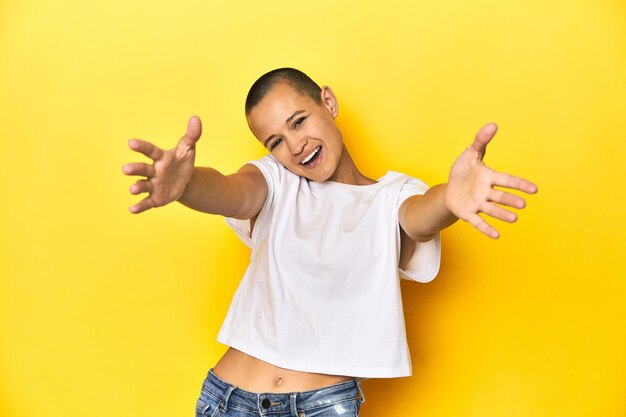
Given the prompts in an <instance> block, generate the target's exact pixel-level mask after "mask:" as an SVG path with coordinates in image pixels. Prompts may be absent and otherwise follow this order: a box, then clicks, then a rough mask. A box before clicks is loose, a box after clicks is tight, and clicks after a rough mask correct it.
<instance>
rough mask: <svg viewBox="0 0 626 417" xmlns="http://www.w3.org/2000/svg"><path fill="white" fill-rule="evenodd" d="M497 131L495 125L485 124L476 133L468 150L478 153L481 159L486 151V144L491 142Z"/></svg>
mask: <svg viewBox="0 0 626 417" xmlns="http://www.w3.org/2000/svg"><path fill="white" fill-rule="evenodd" d="M497 131H498V125H497V124H495V123H488V124H486V125H485V126H483V127H482V128H481V129H480V130H479V131H478V133H476V137H475V138H474V142H473V143H472V145H471V146H470V148H471V149H472V150H474V151H476V152H478V153H479V154H480V155H481V157H483V156H485V152H486V151H487V144H488V143H489V142H490V141H491V139H492V138H493V137H494V135H495V134H496V132H497Z"/></svg>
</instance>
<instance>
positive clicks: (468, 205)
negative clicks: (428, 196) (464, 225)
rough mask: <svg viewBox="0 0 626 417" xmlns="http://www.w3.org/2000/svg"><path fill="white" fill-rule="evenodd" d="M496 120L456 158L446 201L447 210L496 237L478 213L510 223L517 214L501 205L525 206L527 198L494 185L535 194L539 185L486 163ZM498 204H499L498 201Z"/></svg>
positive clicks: (479, 132) (494, 232) (449, 179)
mask: <svg viewBox="0 0 626 417" xmlns="http://www.w3.org/2000/svg"><path fill="white" fill-rule="evenodd" d="M497 130H498V127H497V126H496V124H495V123H489V124H487V125H485V126H484V127H483V128H482V129H480V130H479V131H478V133H477V134H476V138H475V139H474V142H473V143H472V144H471V145H470V146H469V147H468V148H467V149H466V150H465V151H464V152H463V153H462V154H461V155H460V156H459V157H458V158H457V159H456V161H455V162H454V164H453V165H452V169H451V170H450V174H449V177H448V186H447V189H446V195H445V202H446V206H447V207H448V209H449V210H450V211H451V212H452V213H454V215H455V216H457V217H458V218H460V219H462V220H465V221H467V222H469V223H471V224H472V225H473V226H474V227H476V228H477V229H478V230H480V231H481V232H483V233H484V234H486V235H487V236H489V237H492V238H494V239H496V238H498V237H499V236H500V234H499V233H498V231H497V230H496V229H495V228H494V227H493V226H491V225H490V224H489V223H487V222H486V221H485V220H484V219H483V218H482V217H480V216H479V215H478V213H485V214H486V215H488V216H491V217H494V218H496V219H499V220H503V221H506V222H509V223H512V222H515V221H516V220H517V215H516V214H515V213H513V212H512V211H510V210H506V209H504V208H502V207H500V206H499V205H498V204H502V205H505V206H509V207H514V208H518V209H521V208H524V207H525V206H526V201H525V200H524V199H523V198H521V197H519V196H517V195H515V194H511V193H509V192H506V191H502V190H499V189H495V188H494V186H499V187H505V188H510V189H515V190H519V191H523V192H525V193H529V194H533V193H536V192H537V186H536V185H535V184H533V183H532V182H530V181H528V180H525V179H523V178H519V177H516V176H513V175H509V174H505V173H500V172H497V171H494V170H493V169H491V168H489V167H488V166H487V165H485V163H484V162H483V158H484V156H485V152H486V150H487V144H488V143H489V142H490V141H491V139H492V138H493V136H494V135H495V134H496V132H497ZM495 203H497V204H495Z"/></svg>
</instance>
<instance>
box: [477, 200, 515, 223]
mask: <svg viewBox="0 0 626 417" xmlns="http://www.w3.org/2000/svg"><path fill="white" fill-rule="evenodd" d="M480 211H481V212H483V213H485V214H486V215H488V216H491V217H493V218H495V219H498V220H502V221H505V222H509V223H514V222H515V221H517V214H515V213H513V212H511V211H509V210H506V209H503V208H502V207H500V206H497V205H495V204H492V203H485V204H483V205H482V206H481V207H480Z"/></svg>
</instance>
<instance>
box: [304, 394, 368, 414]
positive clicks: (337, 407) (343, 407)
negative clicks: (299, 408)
mask: <svg viewBox="0 0 626 417" xmlns="http://www.w3.org/2000/svg"><path fill="white" fill-rule="evenodd" d="M360 406H361V403H360V401H359V399H358V398H357V399H354V400H347V401H341V402H338V403H335V404H330V405H327V406H324V407H321V408H316V409H313V410H307V411H305V412H304V417H359V408H360Z"/></svg>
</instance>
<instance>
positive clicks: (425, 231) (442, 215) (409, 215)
mask: <svg viewBox="0 0 626 417" xmlns="http://www.w3.org/2000/svg"><path fill="white" fill-rule="evenodd" d="M446 187H447V184H439V185H435V186H433V187H431V188H429V189H428V191H426V193H424V194H423V195H417V196H413V197H409V198H408V199H407V200H405V202H404V203H403V205H402V208H401V211H400V213H399V214H400V225H401V226H402V229H403V230H404V231H405V232H406V234H407V235H408V236H409V237H410V238H411V239H413V240H415V241H418V242H425V241H428V240H430V239H432V238H433V237H434V236H435V235H436V234H437V233H438V232H439V231H441V230H442V229H445V228H446V227H448V226H450V225H452V224H454V223H455V222H456V221H457V220H458V217H456V216H455V215H454V214H453V213H452V212H451V211H450V210H449V209H448V208H447V206H446V204H445V192H446Z"/></svg>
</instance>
